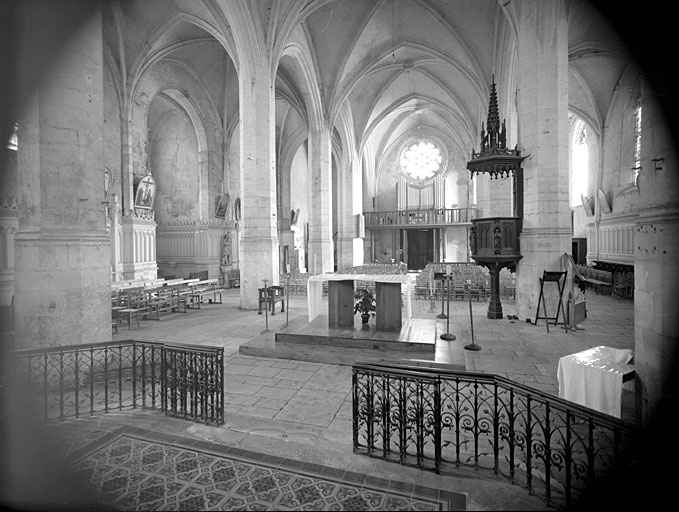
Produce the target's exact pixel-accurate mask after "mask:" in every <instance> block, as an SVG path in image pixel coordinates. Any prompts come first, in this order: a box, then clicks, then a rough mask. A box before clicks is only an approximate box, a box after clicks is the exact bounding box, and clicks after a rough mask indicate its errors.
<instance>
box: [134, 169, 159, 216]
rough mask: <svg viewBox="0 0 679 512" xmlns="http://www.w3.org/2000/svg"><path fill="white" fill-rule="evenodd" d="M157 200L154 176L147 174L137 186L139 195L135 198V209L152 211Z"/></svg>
mask: <svg viewBox="0 0 679 512" xmlns="http://www.w3.org/2000/svg"><path fill="white" fill-rule="evenodd" d="M155 198H156V182H155V180H154V179H153V176H151V175H150V174H147V175H146V176H144V177H143V178H142V179H141V181H140V182H139V185H138V186H137V194H136V195H135V196H134V207H135V208H143V209H146V210H150V209H151V208H153V200H154V199H155Z"/></svg>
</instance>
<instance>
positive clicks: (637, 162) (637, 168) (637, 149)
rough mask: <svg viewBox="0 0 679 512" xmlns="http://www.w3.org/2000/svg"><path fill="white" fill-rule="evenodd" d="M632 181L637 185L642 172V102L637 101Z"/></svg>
mask: <svg viewBox="0 0 679 512" xmlns="http://www.w3.org/2000/svg"><path fill="white" fill-rule="evenodd" d="M632 171H633V173H632V181H633V182H634V184H635V185H636V184H637V182H638V181H639V173H640V172H641V100H639V101H637V107H636V108H635V109H634V167H632Z"/></svg>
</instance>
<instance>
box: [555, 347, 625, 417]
mask: <svg viewBox="0 0 679 512" xmlns="http://www.w3.org/2000/svg"><path fill="white" fill-rule="evenodd" d="M633 355H634V354H633V353H632V351H631V350H623V349H615V348H612V347H605V346H599V347H594V348H590V349H589V350H584V351H582V352H577V353H575V354H571V355H569V356H564V357H562V358H561V359H559V367H558V370H557V379H558V380H559V396H560V397H561V398H565V399H566V400H570V401H572V402H576V403H578V404H580V405H584V406H587V407H591V408H592V409H596V410H598V411H601V412H604V413H606V414H610V415H611V416H615V417H617V418H620V416H621V412H622V383H623V380H626V379H625V377H626V376H630V374H631V373H632V372H634V366H633V365H630V364H627V363H629V362H630V361H631V360H632V357H633Z"/></svg>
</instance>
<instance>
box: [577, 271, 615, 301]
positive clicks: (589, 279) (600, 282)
mask: <svg viewBox="0 0 679 512" xmlns="http://www.w3.org/2000/svg"><path fill="white" fill-rule="evenodd" d="M576 268H577V270H578V272H579V274H580V275H579V276H576V278H579V280H581V281H582V282H583V283H584V284H585V287H586V288H594V292H595V293H596V294H597V295H598V294H599V292H601V293H603V294H606V295H610V294H611V293H612V290H613V274H612V273H611V272H608V271H606V270H598V269H596V268H592V267H583V266H582V265H576Z"/></svg>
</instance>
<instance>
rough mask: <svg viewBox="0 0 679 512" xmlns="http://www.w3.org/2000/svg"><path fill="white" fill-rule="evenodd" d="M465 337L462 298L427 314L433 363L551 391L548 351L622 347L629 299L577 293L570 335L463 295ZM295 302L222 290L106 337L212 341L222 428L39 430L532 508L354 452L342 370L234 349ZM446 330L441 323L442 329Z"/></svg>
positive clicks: (124, 421)
mask: <svg viewBox="0 0 679 512" xmlns="http://www.w3.org/2000/svg"><path fill="white" fill-rule="evenodd" d="M472 306H473V308H472V311H473V315H474V338H475V339H474V341H475V343H476V344H477V345H479V346H480V347H481V350H479V351H468V350H464V348H463V347H464V345H466V344H468V343H470V341H471V335H470V333H471V324H470V317H469V305H468V303H467V302H462V301H460V302H454V301H453V302H451V310H450V312H451V315H450V322H449V323H447V321H446V320H438V322H439V326H438V327H439V332H446V330H447V329H448V328H449V329H450V332H451V333H453V334H455V335H456V337H457V339H456V340H455V341H450V342H446V341H443V340H439V341H437V348H436V353H437V356H436V357H437V360H440V361H445V360H447V359H449V358H450V357H458V358H459V357H463V358H464V360H465V364H466V367H467V370H469V371H480V372H491V373H497V374H500V375H504V376H507V377H509V378H511V379H514V380H516V381H518V382H522V383H526V384H529V385H531V386H534V387H535V388H538V389H540V390H543V391H546V392H549V393H554V394H557V392H558V384H557V380H556V369H557V364H558V360H559V358H560V357H562V356H564V355H567V354H571V353H574V352H579V351H581V350H584V349H587V348H590V347H594V346H597V345H607V346H611V347H615V348H629V349H633V348H634V341H633V302H632V301H626V300H620V299H616V298H613V297H608V296H601V295H595V294H594V293H591V292H590V293H588V302H587V306H588V318H587V319H586V320H585V321H584V322H583V323H582V324H581V327H582V330H578V331H575V332H569V333H565V332H564V330H563V328H558V327H551V328H550V332H549V333H547V331H546V328H545V325H544V323H540V324H539V325H531V324H527V323H526V322H525V321H523V322H522V321H518V320H509V319H507V317H506V315H513V314H514V310H513V309H514V308H513V304H512V303H511V302H508V301H503V307H504V313H505V318H504V319H502V320H489V319H487V318H486V308H487V303H484V302H478V303H477V302H474V303H473V304H472ZM306 311H307V309H306V298H305V297H292V298H291V300H290V303H289V308H288V311H287V312H286V313H277V314H276V315H275V316H265V315H258V314H257V312H256V311H249V310H243V309H240V307H239V296H238V290H229V291H227V292H226V293H225V294H224V303H223V304H221V305H217V304H209V305H205V306H204V307H203V308H202V309H200V310H192V311H190V312H189V313H187V314H182V313H175V314H167V315H165V316H164V317H162V318H161V320H160V321H154V320H146V321H142V322H141V326H140V327H136V326H133V327H132V329H130V330H128V329H127V328H126V327H123V328H121V329H120V331H119V334H117V335H114V339H116V340H120V339H129V338H134V339H137V340H150V341H152V340H157V341H169V342H181V343H190V344H208V345H218V346H223V347H224V349H225V374H226V379H225V380H226V383H225V386H226V393H225V404H226V423H225V425H223V426H221V427H209V426H205V425H200V424H194V423H189V422H186V421H182V420H177V419H172V418H166V417H164V416H159V415H158V414H154V413H148V412H134V413H111V414H108V415H104V416H100V417H91V418H85V419H79V420H72V421H66V422H62V423H59V424H54V425H51V426H50V431H49V432H50V434H53V435H54V436H55V439H56V440H57V441H55V442H58V443H59V444H60V445H61V446H63V447H64V448H65V450H66V452H67V453H71V454H73V453H77V452H78V450H82V449H83V448H84V447H86V446H88V445H90V443H93V442H97V440H99V439H101V438H102V436H105V435H113V434H114V433H115V432H116V431H117V429H120V428H129V427H138V428H141V429H144V430H145V431H149V432H153V433H155V434H158V435H170V436H172V435H174V436H179V437H180V438H181V439H184V440H195V441H201V442H207V443H214V444H216V445H224V446H228V447H231V448H240V449H242V450H245V451H247V452H249V453H255V454H261V457H264V458H267V457H269V458H274V457H282V458H285V459H286V460H294V461H304V462H306V463H310V464H317V465H319V466H323V467H328V468H336V469H341V470H343V471H349V472H354V473H356V474H362V475H371V476H374V477H380V478H382V479H385V480H384V481H387V482H406V483H411V484H417V485H420V486H423V487H427V488H434V489H439V490H441V491H445V492H450V493H459V494H462V495H464V496H465V497H466V504H465V506H466V509H468V510H527V509H530V510H544V509H546V508H547V507H546V506H545V505H544V503H543V502H542V501H540V500H539V499H538V498H535V497H532V496H529V495H528V494H527V492H526V491H525V490H524V489H522V488H520V487H518V486H514V485H512V484H511V483H509V482H507V481H505V480H503V479H497V478H494V477H493V476H492V475H490V474H487V473H485V472H483V471H473V470H467V469H460V470H456V471H455V473H454V474H446V475H436V474H433V473H430V472H426V471H419V470H417V469H414V468H409V467H404V466H400V465H398V464H394V463H389V462H383V461H380V460H376V459H372V458H368V457H365V456H362V455H357V454H354V453H353V451H352V433H351V367H350V366H345V365H331V364H323V363H313V362H304V361H295V360H289V359H286V360H281V359H273V358H265V357H250V356H244V355H241V354H239V346H240V345H241V344H243V343H245V342H249V341H251V340H253V339H255V338H262V339H269V340H273V336H274V333H275V332H276V331H281V330H284V329H286V328H287V327H286V324H287V323H288V322H292V320H293V319H295V318H298V317H300V316H302V317H303V316H304V315H306ZM440 312H441V305H440V302H438V303H436V304H435V305H433V306H432V304H431V303H430V302H429V301H425V300H415V301H413V316H414V317H416V318H434V317H435V316H436V315H437V314H438V313H440ZM448 326H449V327H448Z"/></svg>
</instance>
